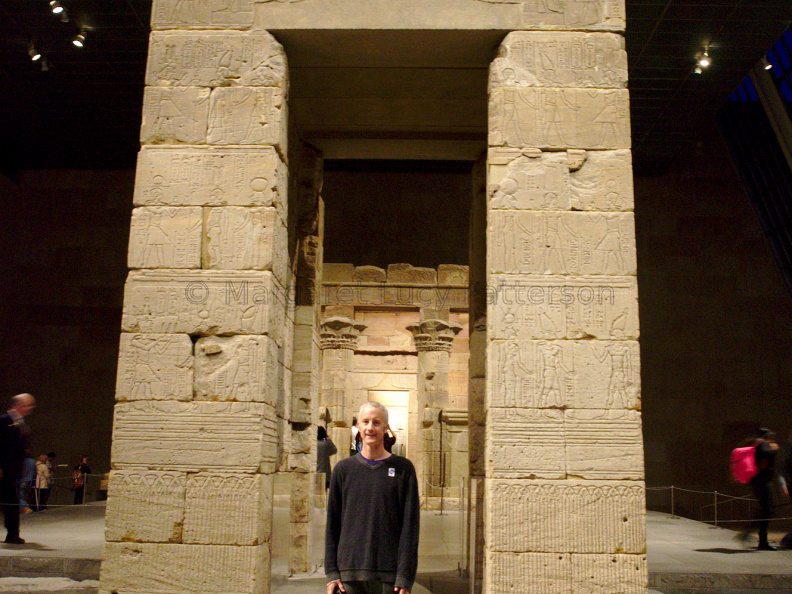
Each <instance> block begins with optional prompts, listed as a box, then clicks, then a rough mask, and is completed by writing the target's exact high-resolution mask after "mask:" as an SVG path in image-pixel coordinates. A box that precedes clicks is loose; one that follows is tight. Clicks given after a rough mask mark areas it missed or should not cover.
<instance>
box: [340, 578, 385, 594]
mask: <svg viewBox="0 0 792 594" xmlns="http://www.w3.org/2000/svg"><path fill="white" fill-rule="evenodd" d="M343 584H344V589H345V590H346V594H393V584H387V583H383V582H380V581H375V580H371V581H368V582H343Z"/></svg>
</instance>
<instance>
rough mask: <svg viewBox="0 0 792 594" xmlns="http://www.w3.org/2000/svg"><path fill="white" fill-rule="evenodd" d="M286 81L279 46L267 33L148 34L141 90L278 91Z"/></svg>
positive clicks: (281, 50) (284, 65)
mask: <svg viewBox="0 0 792 594" xmlns="http://www.w3.org/2000/svg"><path fill="white" fill-rule="evenodd" d="M287 80H288V79H287V76H286V56H285V54H284V53H283V47H282V46H281V45H280V44H279V43H278V42H277V41H275V38H274V37H272V35H270V34H269V33H266V32H257V33H243V32H239V31H201V32H187V31H180V32H178V33H172V32H158V31H154V32H153V33H152V34H151V41H150V42H149V54H148V64H147V66H146V84H147V85H150V86H162V87H169V86H174V87H219V86H227V85H242V86H246V87H278V86H283V85H284V84H285V82H286V81H287Z"/></svg>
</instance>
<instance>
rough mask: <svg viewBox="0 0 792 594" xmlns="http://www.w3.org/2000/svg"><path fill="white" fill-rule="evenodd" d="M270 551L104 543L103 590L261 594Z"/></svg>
mask: <svg viewBox="0 0 792 594" xmlns="http://www.w3.org/2000/svg"><path fill="white" fill-rule="evenodd" d="M269 568H270V561H269V547H267V546H245V547H240V546H228V545H205V546H196V545H192V544H148V543H134V542H109V543H106V544H105V547H104V554H103V563H102V574H101V578H100V583H99V591H100V592H102V593H103V594H105V593H107V594H109V593H110V592H119V593H122V592H146V593H147V594H177V593H179V592H202V593H206V594H259V593H260V592H265V591H267V590H265V588H267V587H268V586H267V584H268V582H269Z"/></svg>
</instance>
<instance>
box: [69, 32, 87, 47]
mask: <svg viewBox="0 0 792 594" xmlns="http://www.w3.org/2000/svg"><path fill="white" fill-rule="evenodd" d="M72 43H73V44H74V45H76V46H77V47H83V46H84V45H85V33H80V34H79V35H77V37H75V38H74V39H72Z"/></svg>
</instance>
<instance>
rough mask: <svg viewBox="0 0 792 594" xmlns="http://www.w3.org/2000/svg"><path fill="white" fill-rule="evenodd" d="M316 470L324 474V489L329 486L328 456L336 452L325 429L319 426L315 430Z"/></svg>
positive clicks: (336, 449)
mask: <svg viewBox="0 0 792 594" xmlns="http://www.w3.org/2000/svg"><path fill="white" fill-rule="evenodd" d="M316 433H317V439H318V441H317V442H316V472H317V473H323V474H324V475H325V490H326V489H327V488H328V487H330V456H334V455H335V454H337V453H338V448H337V447H336V446H335V444H334V443H333V440H332V439H330V438H329V437H327V429H325V428H324V427H319V428H318V429H317V431H316Z"/></svg>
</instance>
